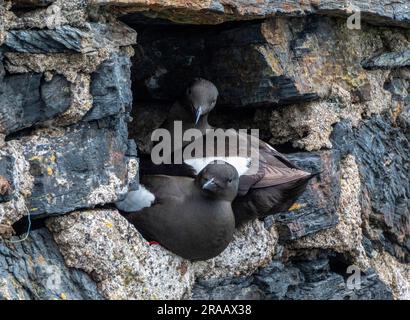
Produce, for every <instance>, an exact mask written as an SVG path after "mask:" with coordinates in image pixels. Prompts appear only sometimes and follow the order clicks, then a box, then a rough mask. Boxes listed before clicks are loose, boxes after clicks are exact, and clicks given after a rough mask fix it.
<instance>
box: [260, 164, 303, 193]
mask: <svg viewBox="0 0 410 320" xmlns="http://www.w3.org/2000/svg"><path fill="white" fill-rule="evenodd" d="M310 176H311V174H310V173H309V172H306V171H303V170H298V169H294V168H279V167H275V166H270V165H268V166H266V167H265V174H264V176H263V178H262V179H260V180H259V181H258V182H257V183H255V184H254V185H253V186H252V188H266V187H272V186H277V185H280V184H284V183H288V182H292V181H296V180H300V179H306V178H309V177H310Z"/></svg>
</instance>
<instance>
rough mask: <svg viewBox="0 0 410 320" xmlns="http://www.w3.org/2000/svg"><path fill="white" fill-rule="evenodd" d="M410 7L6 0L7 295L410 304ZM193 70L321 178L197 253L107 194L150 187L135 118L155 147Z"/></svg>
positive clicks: (1, 199) (220, 109) (1, 124)
mask: <svg viewBox="0 0 410 320" xmlns="http://www.w3.org/2000/svg"><path fill="white" fill-rule="evenodd" d="M408 5H409V4H408V1H406V0H399V1H395V2H394V3H392V2H391V1H388V0H379V1H376V0H374V1H372V2H371V4H369V3H368V2H366V1H351V2H350V5H347V4H345V3H344V2H340V1H317V0H315V1H313V0H312V1H303V2H302V1H276V0H274V1H267V0H266V1H263V0H261V1H245V0H241V1H230V0H224V1H182V0H181V1H179V0H166V1H156V0H154V1H149V2H147V1H139V0H135V1H128V2H127V3H125V1H109V0H107V1H105V0H104V1H84V0H49V1H48V0H46V1H43V0H41V1H40V0H16V1H12V2H10V1H7V2H4V1H2V0H0V98H1V99H0V111H1V112H0V128H1V130H0V237H1V242H0V298H6V299H18V298H20V299H103V298H105V299H115V298H118V299H137V298H143V299H155V298H173V299H175V298H180V299H189V298H194V299H199V298H205V299H208V298H209V299H220V298H227V299H244V298H247V299H307V298H311V299H390V298H395V299H408V298H409V288H410V285H409V284H410V280H409V279H410V273H409V268H408V265H409V264H408V262H409V252H410V249H409V242H410V240H409V228H408V225H409V221H408V220H409V216H410V213H409V207H410V205H409V199H410V190H409V189H408V187H409V185H410V181H409V179H408V172H409V159H408V149H409V145H408V142H409V139H410V130H409V128H410V97H409V95H408V91H409V85H410V72H409V63H408V59H409V58H408V55H409V54H408V52H409V48H410V42H409V41H410V34H409V14H408V13H409V12H410V11H409V10H408ZM355 6H358V7H359V9H361V17H362V21H361V22H362V23H361V29H360V30H351V29H349V28H347V21H346V20H347V17H348V16H350V15H351V14H353V13H354V11H355V10H357V8H355ZM126 13H133V14H127V15H125V14H126ZM279 15H280V17H279ZM266 18H268V19H266ZM118 20H121V21H122V22H118ZM233 20H235V21H233ZM246 20H248V21H246ZM172 21H174V22H175V21H177V22H182V23H183V24H175V23H173V22H172ZM225 21H226V22H227V21H232V22H227V23H222V24H220V23H221V22H225ZM124 22H125V23H127V24H128V26H126V25H125V24H124ZM369 23H370V24H369ZM200 24H206V25H200ZM377 25H383V27H380V26H377ZM129 26H131V27H132V28H134V29H135V30H133V29H131V28H130V27H129ZM394 26H399V27H401V28H396V27H394ZM136 33H138V38H139V42H138V44H135V41H136ZM4 42H5V44H3V43H4ZM2 44H3V45H2ZM134 51H135V52H136V55H135V58H134V59H133V60H132V61H130V57H131V56H132V55H133V53H134ZM131 62H132V63H133V67H132V69H131V74H130V63H131ZM197 76H202V77H205V78H208V79H210V80H212V81H214V82H215V83H216V85H217V86H218V89H219V91H220V99H219V100H218V106H217V109H216V110H215V111H214V112H213V114H212V115H211V117H210V120H211V123H212V124H214V125H216V126H218V127H222V128H230V127H234V128H259V129H260V136H261V138H262V139H264V140H265V141H270V142H271V144H273V145H274V146H275V148H277V149H278V150H279V151H281V152H284V153H291V154H290V155H289V157H290V158H291V159H292V160H294V161H296V162H297V163H298V164H299V165H300V166H302V167H303V168H305V169H306V170H309V171H312V172H314V171H318V170H323V172H322V173H321V175H320V176H319V177H317V178H315V179H314V180H313V181H312V182H311V183H310V185H309V187H308V190H307V191H306V193H305V194H304V195H303V196H302V197H300V198H299V199H298V200H297V201H296V203H295V204H294V206H293V207H292V208H291V210H290V211H288V212H283V213H280V214H278V215H276V216H273V217H270V218H269V219H266V220H265V221H264V222H261V221H255V222H253V223H250V224H247V225H245V226H243V228H241V229H239V230H237V231H236V233H235V240H234V241H233V242H232V243H231V244H230V245H229V246H228V248H227V249H226V250H225V251H224V252H223V253H222V254H221V255H219V256H218V257H216V258H214V259H211V260H209V261H206V262H201V263H191V262H189V261H185V260H183V259H181V258H179V257H177V256H175V255H173V254H171V253H170V252H168V251H167V250H165V249H164V248H162V247H161V246H155V245H154V246H149V245H148V244H147V243H146V242H145V240H143V239H142V238H141V236H140V235H139V233H138V232H137V231H136V230H135V229H134V228H133V226H131V225H130V224H129V223H128V222H127V221H126V220H125V219H124V218H123V217H121V215H120V214H119V213H118V212H117V211H116V210H113V209H110V208H112V206H111V204H110V203H111V202H113V201H116V200H118V199H121V198H122V197H123V196H124V194H125V193H126V192H127V190H129V189H136V188H138V160H137V156H138V155H137V152H136V145H135V143H134V142H133V141H130V140H128V128H127V127H130V132H132V136H131V137H133V138H135V139H136V142H137V144H138V148H139V149H140V151H142V152H149V150H150V141H149V135H150V132H151V131H152V130H153V129H155V127H156V126H158V125H159V124H160V122H162V120H163V119H164V116H166V113H167V112H168V109H169V106H170V105H171V104H172V103H173V102H174V101H175V99H177V98H178V97H179V96H180V95H181V93H182V92H183V90H184V88H185V86H186V83H187V82H188V81H190V80H191V78H192V77H197ZM130 78H132V82H131V81H130ZM131 86H132V92H131ZM132 95H133V96H134V100H135V103H134V106H133V110H132V112H130V111H131V110H130V109H131V105H132ZM130 113H131V114H132V116H133V117H134V122H133V123H128V121H130V120H131V118H130ZM95 206H97V207H99V208H98V209H93V208H94V207H95ZM73 210H74V211H73ZM78 210H80V211H78ZM28 214H30V217H31V218H32V222H33V224H32V229H35V230H31V232H30V235H29V236H28V237H26V236H25V232H26V230H27V221H28V217H27V215H28ZM60 215H62V216H60ZM49 216H52V217H51V218H49ZM44 217H47V219H48V220H47V222H46V225H47V227H48V229H49V230H50V231H51V233H52V235H50V232H49V231H48V230H47V229H45V228H44V226H43V224H44V223H43V222H44V219H45V218H44ZM36 228H38V229H36ZM23 232H24V233H23ZM13 233H14V234H17V236H14V237H13ZM52 237H53V238H54V239H55V242H54V241H53V239H52ZM26 238H27V239H26ZM10 241H13V243H11V242H10ZM16 241H20V242H16ZM58 251H60V252H61V253H62V255H60V253H59V252H58ZM354 266H356V267H357V268H359V269H360V270H361V278H360V280H361V286H360V288H357V289H351V288H349V286H348V280H349V276H350V274H349V272H348V268H349V267H354ZM56 270H58V271H56ZM87 274H88V275H87Z"/></svg>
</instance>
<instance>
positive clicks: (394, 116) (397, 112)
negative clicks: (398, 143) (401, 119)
mask: <svg viewBox="0 0 410 320" xmlns="http://www.w3.org/2000/svg"><path fill="white" fill-rule="evenodd" d="M402 111H403V107H402V105H401V101H397V106H396V108H394V110H393V112H392V119H393V123H394V125H397V124H396V121H397V117H398V116H399V115H400V114H401V112H402Z"/></svg>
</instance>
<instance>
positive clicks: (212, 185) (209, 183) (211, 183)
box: [202, 178, 216, 190]
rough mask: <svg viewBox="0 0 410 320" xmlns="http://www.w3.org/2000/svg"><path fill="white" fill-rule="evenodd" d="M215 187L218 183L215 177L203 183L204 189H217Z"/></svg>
mask: <svg viewBox="0 0 410 320" xmlns="http://www.w3.org/2000/svg"><path fill="white" fill-rule="evenodd" d="M215 187H216V183H215V181H214V178H212V179H211V180H208V181H207V182H205V183H204V184H203V185H202V189H203V190H213V189H215Z"/></svg>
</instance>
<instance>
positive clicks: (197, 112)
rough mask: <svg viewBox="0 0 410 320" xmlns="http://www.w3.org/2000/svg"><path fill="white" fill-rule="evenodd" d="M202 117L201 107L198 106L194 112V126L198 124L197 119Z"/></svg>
mask: <svg viewBox="0 0 410 320" xmlns="http://www.w3.org/2000/svg"><path fill="white" fill-rule="evenodd" d="M201 116H202V106H200V107H199V108H198V109H197V110H196V114H195V125H197V124H198V121H199V119H200V118H201Z"/></svg>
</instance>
